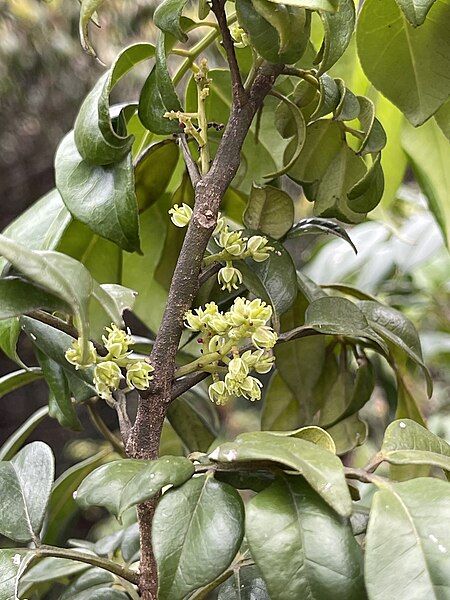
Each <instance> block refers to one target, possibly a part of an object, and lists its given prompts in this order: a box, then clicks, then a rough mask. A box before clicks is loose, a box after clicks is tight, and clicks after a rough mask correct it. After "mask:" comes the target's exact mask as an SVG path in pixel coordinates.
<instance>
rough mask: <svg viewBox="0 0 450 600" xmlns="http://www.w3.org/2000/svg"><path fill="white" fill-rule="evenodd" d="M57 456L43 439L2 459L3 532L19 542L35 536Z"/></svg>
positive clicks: (0, 527) (0, 512) (0, 523)
mask: <svg viewBox="0 0 450 600" xmlns="http://www.w3.org/2000/svg"><path fill="white" fill-rule="evenodd" d="M53 475H54V458H53V454H52V451H51V450H50V448H49V447H48V446H47V445H46V444H44V443H42V442H33V443H31V444H28V445H27V446H25V447H24V448H23V449H22V450H20V452H19V453H18V454H16V456H15V457H14V458H13V459H12V460H11V461H9V462H7V461H3V462H0V490H1V496H2V505H1V507H0V533H1V534H2V535H4V536H5V537H8V538H10V539H13V540H17V541H19V542H29V541H31V540H36V539H37V538H38V536H39V532H40V530H41V527H42V523H43V521H44V516H45V511H46V509H47V503H48V499H49V497H50V491H51V487H52V484H53Z"/></svg>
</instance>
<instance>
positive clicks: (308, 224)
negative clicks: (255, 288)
mask: <svg viewBox="0 0 450 600" xmlns="http://www.w3.org/2000/svg"><path fill="white" fill-rule="evenodd" d="M309 233H312V234H317V233H325V234H331V235H335V236H336V237H340V238H341V239H343V240H345V241H346V242H347V243H349V244H350V246H351V247H352V248H353V250H354V251H355V254H358V250H357V249H356V246H355V244H354V243H353V242H352V240H351V238H350V236H349V234H348V233H347V232H346V231H345V229H344V228H343V227H342V226H341V225H338V224H337V223H335V222H334V221H330V220H329V219H321V218H320V217H310V218H308V219H301V220H300V221H298V223H296V224H295V225H294V226H293V227H292V229H291V230H290V231H289V232H288V234H287V237H288V238H296V237H300V236H302V235H306V234H309Z"/></svg>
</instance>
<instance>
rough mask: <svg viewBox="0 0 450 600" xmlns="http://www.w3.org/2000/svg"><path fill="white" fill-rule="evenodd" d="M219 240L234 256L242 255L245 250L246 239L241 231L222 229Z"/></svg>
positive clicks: (220, 244)
mask: <svg viewBox="0 0 450 600" xmlns="http://www.w3.org/2000/svg"><path fill="white" fill-rule="evenodd" d="M218 242H219V246H221V247H222V248H223V249H224V250H226V251H227V252H228V254H231V255H232V256H236V257H237V256H241V254H243V253H244V252H245V241H244V240H243V239H242V234H241V232H240V231H222V233H221V234H220V236H219V240H218Z"/></svg>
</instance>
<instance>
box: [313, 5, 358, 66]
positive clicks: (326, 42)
mask: <svg viewBox="0 0 450 600" xmlns="http://www.w3.org/2000/svg"><path fill="white" fill-rule="evenodd" d="M319 14H320V18H321V19H322V23H323V29H324V39H323V42H322V47H321V48H320V50H319V54H318V56H317V58H318V59H319V60H317V59H316V61H315V62H318V63H319V68H318V74H319V75H321V74H322V73H325V71H328V70H329V69H330V68H331V67H332V66H333V65H334V64H335V63H336V62H337V61H338V60H339V59H340V57H341V56H342V55H343V54H344V52H345V50H346V48H347V46H348V45H349V43H350V40H351V38H352V34H353V30H354V28H355V4H354V1H353V0H340V2H339V7H338V10H337V11H336V12H325V11H321V12H320V13H319Z"/></svg>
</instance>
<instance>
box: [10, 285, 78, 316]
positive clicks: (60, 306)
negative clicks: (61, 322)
mask: <svg viewBox="0 0 450 600" xmlns="http://www.w3.org/2000/svg"><path fill="white" fill-rule="evenodd" d="M43 308H45V309H47V310H49V311H50V312H65V313H67V312H70V309H69V307H68V305H67V304H66V303H65V302H62V301H61V300H60V299H59V298H56V297H55V296H52V295H51V294H48V293H47V292H45V291H44V290H42V289H41V288H38V287H36V286H34V285H32V284H31V283H30V282H29V281H26V280H24V279H21V278H20V277H5V278H3V279H0V319H9V318H11V317H17V316H19V315H22V314H25V313H27V312H30V311H32V310H37V309H43Z"/></svg>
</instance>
